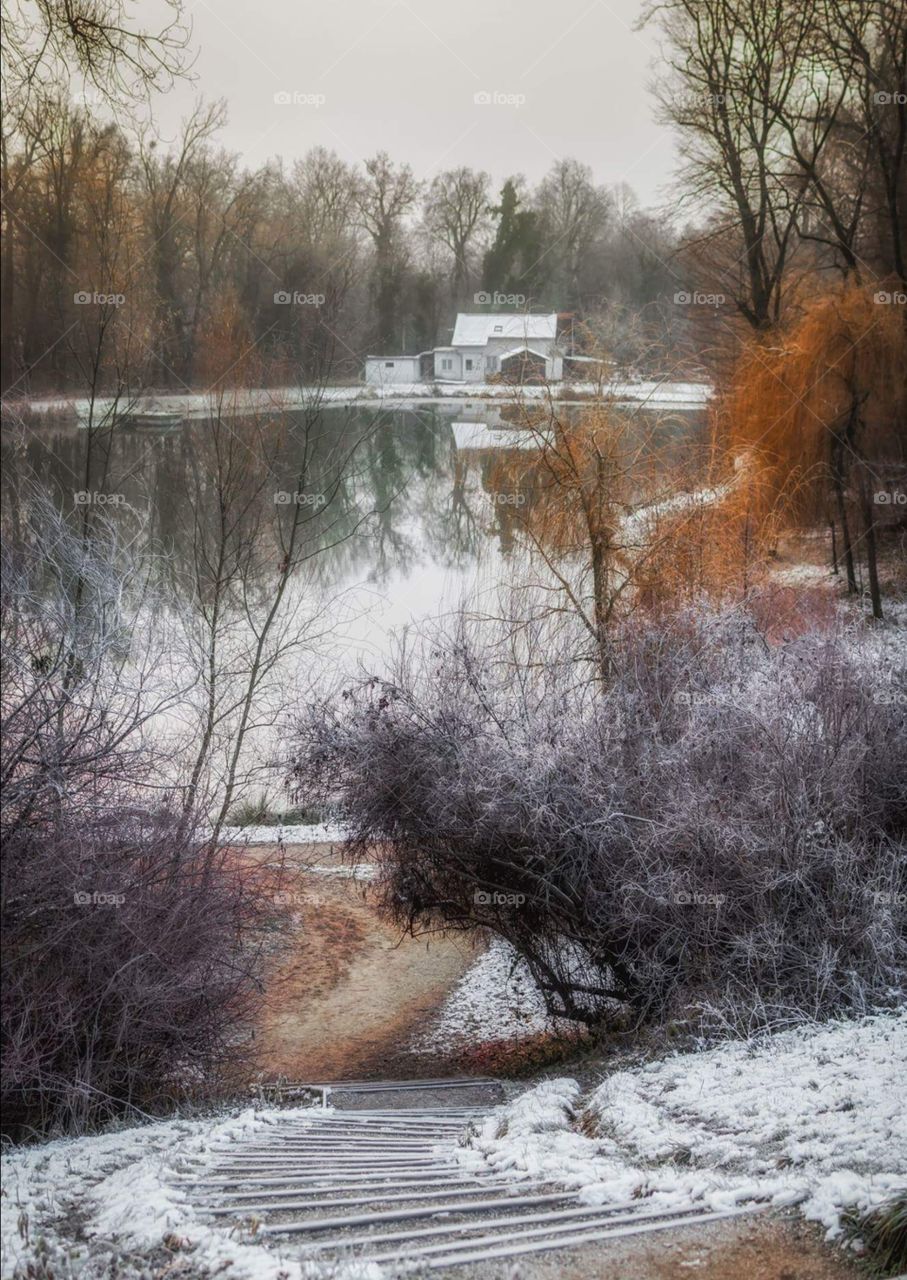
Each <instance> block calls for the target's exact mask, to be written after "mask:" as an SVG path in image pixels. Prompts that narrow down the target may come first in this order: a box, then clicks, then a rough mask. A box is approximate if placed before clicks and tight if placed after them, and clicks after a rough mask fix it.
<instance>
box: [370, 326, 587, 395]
mask: <svg viewBox="0 0 907 1280" xmlns="http://www.w3.org/2000/svg"><path fill="white" fill-rule="evenodd" d="M557 338H558V334H557V313H556V312H552V313H551V314H550V315H545V316H536V315H467V314H466V313H465V312H460V314H459V315H458V316H457V323H456V326H455V328H454V332H453V337H452V339H451V342H450V346H447V347H435V349H434V351H427V352H423V353H422V355H421V356H368V357H367V358H366V362H365V380H366V382H369V383H373V384H377V385H387V384H390V383H393V382H417V381H419V371H420V369H421V370H422V371H423V376H425V374H426V373H427V372H428V370H427V369H426V365H428V366H429V367H430V370H431V373H430V374H429V376H433V378H434V381H435V382H467V383H468V382H487V381H489V379H494V380H495V381H497V380H498V379H504V380H506V381H513V382H517V383H521V382H543V381H544V382H560V381H561V379H562V378H563V376H564V360H563V352H562V350H561V349H560V347H559V346H558V340H557Z"/></svg>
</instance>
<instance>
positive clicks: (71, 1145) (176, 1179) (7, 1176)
mask: <svg viewBox="0 0 907 1280" xmlns="http://www.w3.org/2000/svg"><path fill="white" fill-rule="evenodd" d="M306 1117H307V1112H306V1110H305V1109H299V1110H288V1109H284V1110H275V1109H271V1110H261V1111H256V1110H246V1111H243V1112H241V1113H239V1114H237V1115H235V1116H232V1117H230V1118H229V1119H227V1120H220V1121H218V1120H199V1121H187V1120H174V1121H165V1122H158V1123H154V1124H149V1125H144V1126H142V1127H139V1128H132V1129H126V1130H122V1131H120V1132H112V1133H105V1134H100V1135H97V1136H94V1137H90V1138H74V1139H60V1140H57V1141H53V1142H48V1143H44V1144H42V1145H40V1146H28V1147H19V1148H16V1149H13V1150H11V1151H8V1152H7V1153H5V1154H4V1156H3V1158H2V1176H3V1188H4V1196H3V1202H2V1254H3V1267H2V1275H3V1276H4V1277H6V1276H14V1275H15V1276H20V1275H21V1276H24V1275H26V1274H27V1268H28V1266H29V1264H30V1263H31V1264H32V1265H33V1266H34V1265H35V1260H36V1258H38V1257H39V1256H41V1253H40V1252H39V1251H43V1256H44V1257H45V1259H46V1261H47V1262H48V1263H49V1265H50V1266H52V1268H53V1273H54V1274H57V1275H66V1276H72V1277H84V1278H85V1280H89V1277H95V1276H97V1277H100V1276H102V1275H103V1276H110V1275H117V1276H122V1277H136V1278H138V1277H140V1276H146V1275H147V1274H148V1264H147V1255H148V1253H149V1251H152V1250H154V1249H156V1248H160V1247H161V1246H162V1245H164V1244H165V1241H166V1240H167V1239H168V1238H169V1239H170V1241H171V1244H172V1242H173V1241H179V1242H181V1243H180V1246H179V1247H178V1248H177V1249H175V1250H174V1253H173V1258H174V1270H176V1271H181V1270H182V1267H181V1265H180V1261H181V1260H184V1261H185V1262H187V1263H188V1262H190V1260H191V1273H192V1274H193V1276H202V1275H206V1274H209V1273H210V1274H212V1275H213V1274H215V1273H221V1272H223V1271H226V1270H227V1269H228V1268H229V1275H230V1276H234V1277H237V1280H240V1278H241V1280H281V1278H284V1280H304V1278H305V1280H309V1278H314V1277H318V1276H322V1275H325V1274H326V1272H325V1271H324V1269H323V1268H320V1267H319V1266H317V1265H316V1264H313V1263H307V1264H303V1263H300V1262H298V1261H294V1260H293V1259H292V1258H288V1257H287V1256H285V1255H284V1254H282V1253H280V1252H278V1251H277V1249H274V1248H265V1246H264V1245H263V1244H261V1243H258V1242H257V1241H255V1240H254V1238H253V1237H251V1236H248V1237H246V1239H244V1240H238V1239H236V1238H235V1236H232V1235H231V1234H230V1232H229V1230H228V1229H226V1228H224V1229H219V1228H217V1227H216V1226H209V1225H207V1224H206V1223H204V1222H202V1221H201V1220H200V1219H199V1217H198V1215H197V1213H196V1212H195V1210H194V1208H193V1207H192V1203H191V1197H190V1195H189V1185H188V1181H187V1180H188V1178H190V1177H192V1176H193V1174H195V1173H197V1166H196V1163H195V1162H196V1161H197V1160H199V1159H200V1158H203V1157H205V1156H206V1155H208V1154H210V1153H211V1152H212V1151H213V1150H214V1149H216V1148H221V1147H223V1145H224V1144H225V1143H226V1142H228V1141H230V1140H236V1139H240V1138H248V1137H250V1136H251V1135H252V1134H256V1133H259V1134H260V1133H265V1132H267V1131H268V1130H269V1129H271V1128H273V1127H274V1126H275V1125H281V1124H284V1123H286V1122H290V1121H292V1122H293V1123H295V1124H299V1123H301V1122H302V1123H304V1121H305V1119H306ZM74 1219H78V1221H79V1223H80V1224H81V1225H80V1229H79V1232H78V1236H79V1240H78V1242H77V1241H76V1239H75V1235H76V1233H75V1232H74V1231H73V1226H72V1224H73V1221H74ZM39 1242H43V1243H39ZM133 1251H136V1252H137V1256H135V1257H134V1258H130V1256H129V1255H130V1253H132V1252H133ZM143 1255H144V1259H143ZM35 1274H40V1275H43V1274H45V1273H44V1271H42V1270H38V1269H36V1271H35ZM48 1274H50V1272H48ZM330 1274H331V1276H332V1277H336V1278H337V1280H339V1278H340V1277H343V1280H375V1278H376V1277H379V1276H380V1274H381V1273H380V1271H378V1269H377V1268H375V1267H365V1266H364V1265H362V1264H355V1265H350V1266H349V1267H346V1268H343V1267H341V1268H332V1269H331V1272H330Z"/></svg>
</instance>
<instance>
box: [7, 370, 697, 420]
mask: <svg viewBox="0 0 907 1280" xmlns="http://www.w3.org/2000/svg"><path fill="white" fill-rule="evenodd" d="M711 395H712V388H711V387H710V386H709V385H708V384H706V383H697V382H672V381H669V380H661V381H659V380H657V379H652V380H649V381H645V382H612V383H607V384H603V385H600V384H597V383H592V382H588V383H586V382H570V383H566V382H565V383H559V384H557V385H556V386H552V387H548V386H539V387H514V386H507V385H505V384H498V383H469V384H467V383H427V382H425V383H423V382H414V383H406V384H402V383H401V384H398V385H393V386H365V385H363V384H351V385H347V386H328V387H321V386H311V387H306V386H302V387H264V388H243V389H242V390H240V389H235V388H230V389H228V390H224V391H222V392H217V393H214V392H212V391H186V392H169V391H159V392H145V393H142V394H141V395H137V396H136V397H135V398H134V399H127V398H125V397H121V398H120V401H119V408H120V410H121V411H125V410H126V409H127V408H128V410H129V412H130V413H133V414H143V413H144V414H147V413H151V414H154V413H159V414H162V415H163V414H170V413H181V414H182V415H183V416H184V417H186V418H206V417H208V416H209V415H210V414H211V412H212V409H213V408H215V407H216V409H217V412H218V413H219V414H221V415H222V416H231V415H233V416H235V415H240V414H243V413H255V412H262V411H265V412H288V411H293V410H303V409H311V408H313V407H320V406H328V405H350V406H356V405H379V404H380V405H381V406H382V407H383V408H386V409H406V408H408V407H409V406H411V405H415V404H436V405H437V404H448V403H450V402H451V401H455V402H457V403H460V402H469V401H481V402H494V403H520V402H530V403H532V402H543V401H547V400H549V399H551V400H554V401H555V402H556V403H557V404H563V405H568V404H587V403H588V402H589V401H591V400H607V401H610V402H612V403H614V404H618V405H626V406H637V407H639V408H647V409H674V410H690V411H693V410H697V409H702V408H704V407H705V406H706V405H707V404H708V402H709V400H710V398H711ZM115 405H116V402H115V401H114V400H113V399H111V398H110V397H104V396H101V397H99V398H98V399H96V400H94V402H92V401H91V400H89V399H88V398H86V397H84V396H50V397H21V398H15V399H6V400H4V401H3V412H4V414H5V415H10V416H15V415H17V414H18V415H22V414H23V413H30V414H36V415H39V416H41V415H51V416H54V417H57V416H66V417H71V418H73V419H75V420H77V421H79V422H80V423H82V424H83V425H84V423H85V422H86V420H87V419H88V417H89V415H91V419H92V421H93V422H95V423H100V422H103V421H104V418H105V416H106V415H107V414H109V413H110V411H111V410H112V409H113V408H114V407H115Z"/></svg>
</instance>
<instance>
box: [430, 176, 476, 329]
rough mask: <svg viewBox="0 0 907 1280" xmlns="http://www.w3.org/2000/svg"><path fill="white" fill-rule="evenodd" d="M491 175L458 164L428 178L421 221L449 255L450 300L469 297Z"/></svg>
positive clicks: (460, 300) (455, 304) (458, 304)
mask: <svg viewBox="0 0 907 1280" xmlns="http://www.w3.org/2000/svg"><path fill="white" fill-rule="evenodd" d="M490 186H491V178H490V176H489V175H488V174H487V173H485V172H484V171H483V170H479V171H476V170H473V169H469V168H467V167H466V166H465V165H461V166H460V167H459V168H457V169H447V170H445V171H444V172H443V173H439V174H437V176H436V177H435V178H434V179H433V180H432V183H431V186H430V188H429V190H428V194H427V197H426V201H425V221H426V224H427V226H428V228H429V230H430V232H431V233H432V235H433V236H436V237H437V238H438V239H440V240H441V241H442V242H443V243H444V244H445V245H446V246H447V248H448V249H449V250H450V253H451V255H452V257H453V270H452V273H451V301H452V302H453V305H454V307H455V308H456V307H458V306H460V305H461V304H462V303H464V302H465V301H466V300H467V298H468V297H469V292H470V281H471V279H472V278H473V270H474V267H475V262H474V256H475V254H476V253H477V252H478V250H479V242H480V240H481V237H482V234H483V232H485V231H486V230H487V228H488V226H489V221H490V214H489V208H488V200H489V190H490Z"/></svg>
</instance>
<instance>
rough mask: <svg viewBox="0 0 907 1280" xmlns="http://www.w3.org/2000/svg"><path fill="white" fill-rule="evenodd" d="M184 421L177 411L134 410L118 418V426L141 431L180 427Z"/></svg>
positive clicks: (182, 415)
mask: <svg viewBox="0 0 907 1280" xmlns="http://www.w3.org/2000/svg"><path fill="white" fill-rule="evenodd" d="M185 420H186V418H185V414H184V413H182V412H181V411H180V410H179V409H134V410H132V411H131V412H127V413H124V414H123V415H122V416H121V417H120V425H121V426H123V427H136V428H141V429H147V428H149V427H181V426H182V425H183V423H184V422H185Z"/></svg>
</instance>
